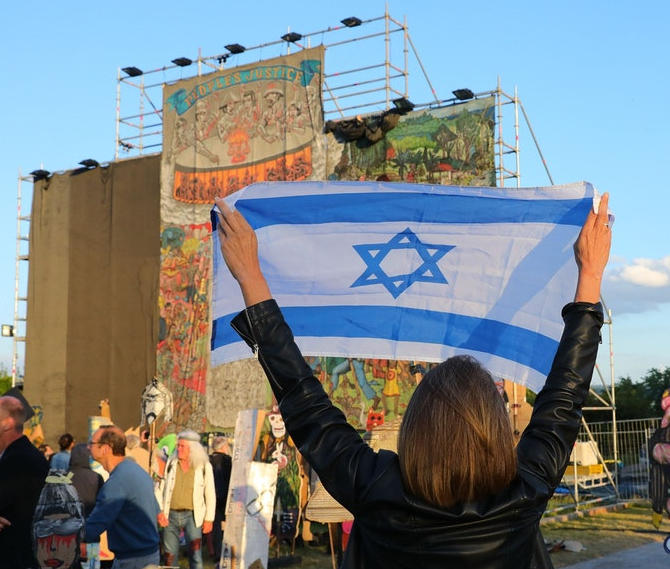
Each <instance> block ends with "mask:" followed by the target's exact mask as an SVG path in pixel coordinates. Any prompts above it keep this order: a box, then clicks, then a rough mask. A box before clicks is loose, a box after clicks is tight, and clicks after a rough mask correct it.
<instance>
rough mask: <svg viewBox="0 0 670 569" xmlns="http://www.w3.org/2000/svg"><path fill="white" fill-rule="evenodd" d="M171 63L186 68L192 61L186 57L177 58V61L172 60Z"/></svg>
mask: <svg viewBox="0 0 670 569" xmlns="http://www.w3.org/2000/svg"><path fill="white" fill-rule="evenodd" d="M172 63H174V64H175V65H177V66H179V67H188V66H189V65H191V63H193V60H192V59H189V58H188V57H178V58H177V59H173V60H172Z"/></svg>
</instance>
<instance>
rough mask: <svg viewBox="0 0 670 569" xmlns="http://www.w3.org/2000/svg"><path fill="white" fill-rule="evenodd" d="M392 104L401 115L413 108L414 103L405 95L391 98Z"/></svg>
mask: <svg viewBox="0 0 670 569" xmlns="http://www.w3.org/2000/svg"><path fill="white" fill-rule="evenodd" d="M392 102H393V104H394V105H395V108H396V109H398V111H400V112H401V113H402V114H403V115H404V114H405V113H409V112H410V111H411V110H412V109H413V108H414V103H412V102H411V101H410V100H408V99H406V98H405V97H400V98H399V99H393V101H392Z"/></svg>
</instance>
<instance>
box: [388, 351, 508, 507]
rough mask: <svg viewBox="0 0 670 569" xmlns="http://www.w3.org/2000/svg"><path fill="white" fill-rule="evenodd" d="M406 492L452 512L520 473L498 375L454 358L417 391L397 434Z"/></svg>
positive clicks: (466, 358) (465, 359)
mask: <svg viewBox="0 0 670 569" xmlns="http://www.w3.org/2000/svg"><path fill="white" fill-rule="evenodd" d="M398 457H399V459H400V468H401V471H402V476H403V482H404V485H405V489H406V490H407V491H408V492H410V493H411V494H413V495H414V496H416V497H417V498H421V499H422V500H424V501H426V502H428V503H431V504H434V505H436V506H441V507H448V506H451V505H453V504H455V503H457V502H469V501H473V500H478V499H481V498H483V497H485V496H489V495H492V494H495V493H497V492H499V491H500V490H502V489H503V488H504V487H505V486H507V485H508V484H509V483H510V482H511V481H512V479H513V478H514V476H515V474H516V452H515V450H514V437H513V435H512V427H511V424H510V421H509V417H508V415H507V410H506V408H505V404H504V401H503V398H502V397H501V396H500V393H499V392H498V389H497V387H496V385H495V382H494V381H493V378H492V377H491V374H490V373H489V372H488V371H487V370H486V368H484V366H482V365H481V364H480V363H479V362H478V361H477V360H476V359H475V358H473V357H470V356H455V357H452V358H449V359H448V360H446V361H444V362H442V363H441V364H439V365H438V366H437V367H435V368H433V369H431V370H430V371H429V372H428V373H427V374H426V376H425V377H424V378H423V379H422V380H421V383H420V384H419V385H418V386H417V388H416V390H415V391H414V394H413V395H412V398H411V400H410V402H409V404H408V406H407V412H406V414H405V416H404V417H403V421H402V425H401V427H400V432H399V434H398Z"/></svg>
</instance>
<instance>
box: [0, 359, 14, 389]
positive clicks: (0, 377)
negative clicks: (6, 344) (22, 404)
mask: <svg viewBox="0 0 670 569" xmlns="http://www.w3.org/2000/svg"><path fill="white" fill-rule="evenodd" d="M10 387H12V374H11V373H9V371H8V370H7V368H6V367H5V365H4V364H0V395H2V394H3V393H5V391H7V390H8V389H9V388H10Z"/></svg>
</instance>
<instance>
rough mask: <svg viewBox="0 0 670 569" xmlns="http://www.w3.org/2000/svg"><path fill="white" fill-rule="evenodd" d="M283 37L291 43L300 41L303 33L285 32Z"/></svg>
mask: <svg viewBox="0 0 670 569" xmlns="http://www.w3.org/2000/svg"><path fill="white" fill-rule="evenodd" d="M281 39H283V40H284V41H287V42H289V43H295V42H297V41H300V40H301V39H302V34H299V33H298V32H289V33H287V34H284V35H283V36H282V37H281Z"/></svg>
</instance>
